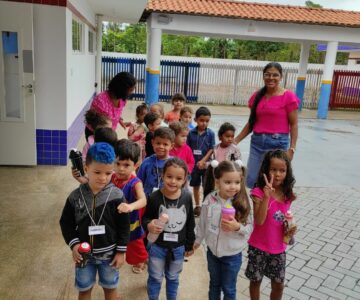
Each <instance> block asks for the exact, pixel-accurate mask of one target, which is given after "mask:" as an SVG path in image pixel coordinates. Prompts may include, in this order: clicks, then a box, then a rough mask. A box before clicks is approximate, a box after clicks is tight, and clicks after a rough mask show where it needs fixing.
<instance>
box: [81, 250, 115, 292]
mask: <svg viewBox="0 0 360 300" xmlns="http://www.w3.org/2000/svg"><path fill="white" fill-rule="evenodd" d="M111 261H112V259H98V258H93V257H92V258H90V259H89V260H88V262H87V264H86V266H85V267H83V268H78V267H76V268H75V287H76V288H77V289H78V290H79V291H80V292H85V291H87V290H89V289H91V288H92V287H93V286H94V284H95V282H96V273H97V272H98V273H99V285H100V286H101V287H103V288H106V289H115V288H117V286H118V283H119V270H118V269H115V268H113V267H111V266H110V263H111Z"/></svg>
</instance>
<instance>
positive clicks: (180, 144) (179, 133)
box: [169, 121, 195, 174]
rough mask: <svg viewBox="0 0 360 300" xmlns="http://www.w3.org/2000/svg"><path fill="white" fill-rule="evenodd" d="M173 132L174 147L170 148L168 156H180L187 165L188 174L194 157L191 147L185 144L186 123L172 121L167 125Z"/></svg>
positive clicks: (187, 131) (191, 168)
mask: <svg viewBox="0 0 360 300" xmlns="http://www.w3.org/2000/svg"><path fill="white" fill-rule="evenodd" d="M169 127H170V129H172V130H173V131H174V133H175V143H174V147H173V148H172V149H171V150H170V153H169V154H170V156H175V157H178V158H181V159H182V160H183V161H184V162H185V163H186V165H187V167H188V171H189V174H191V172H192V170H193V169H194V165H195V159H194V156H193V153H192V150H191V148H190V147H189V146H188V145H187V144H186V138H187V135H188V133H189V129H188V128H187V125H186V124H185V123H183V122H179V121H177V122H172V123H171V124H170V125H169Z"/></svg>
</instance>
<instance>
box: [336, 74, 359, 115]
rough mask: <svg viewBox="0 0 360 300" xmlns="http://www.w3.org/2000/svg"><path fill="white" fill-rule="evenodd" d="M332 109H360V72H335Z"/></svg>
mask: <svg viewBox="0 0 360 300" xmlns="http://www.w3.org/2000/svg"><path fill="white" fill-rule="evenodd" d="M330 108H354V109H358V108H360V72H354V71H335V72H334V76H333V82H332V87H331V96H330Z"/></svg>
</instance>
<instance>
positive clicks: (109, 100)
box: [85, 72, 136, 139]
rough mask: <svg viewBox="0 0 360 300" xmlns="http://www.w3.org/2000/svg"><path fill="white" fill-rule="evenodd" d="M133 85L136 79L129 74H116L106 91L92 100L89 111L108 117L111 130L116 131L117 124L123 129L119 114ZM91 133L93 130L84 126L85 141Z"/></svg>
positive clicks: (123, 125) (132, 89) (133, 87)
mask: <svg viewBox="0 0 360 300" xmlns="http://www.w3.org/2000/svg"><path fill="white" fill-rule="evenodd" d="M135 85H136V79H135V77H134V76H133V75H132V74H131V73H128V72H121V73H118V74H117V75H115V76H114V77H113V78H112V79H111V80H110V82H109V85H108V89H107V90H106V91H103V92H101V93H100V94H98V95H97V96H96V97H95V98H94V100H93V101H92V103H91V107H90V109H92V110H95V111H97V112H99V113H102V114H104V115H106V116H108V117H109V119H111V122H112V129H113V130H116V127H117V124H118V123H120V125H121V126H122V127H123V128H124V129H125V124H124V123H123V121H122V118H121V114H122V111H123V109H124V107H125V105H126V99H127V98H128V97H129V96H130V95H131V93H132V92H133V91H134V89H135ZM93 132H94V128H90V127H89V126H86V127H85V137H86V139H87V138H88V137H89V136H90V135H92V134H94V133H93Z"/></svg>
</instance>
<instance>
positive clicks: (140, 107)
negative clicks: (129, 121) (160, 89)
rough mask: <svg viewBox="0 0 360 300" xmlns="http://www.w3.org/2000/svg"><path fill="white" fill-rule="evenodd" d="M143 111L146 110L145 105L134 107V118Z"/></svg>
mask: <svg viewBox="0 0 360 300" xmlns="http://www.w3.org/2000/svg"><path fill="white" fill-rule="evenodd" d="M144 110H148V107H147V105H146V103H141V104H140V105H138V106H137V107H136V116H139V115H140V114H141V113H142V112H143V111H144Z"/></svg>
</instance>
